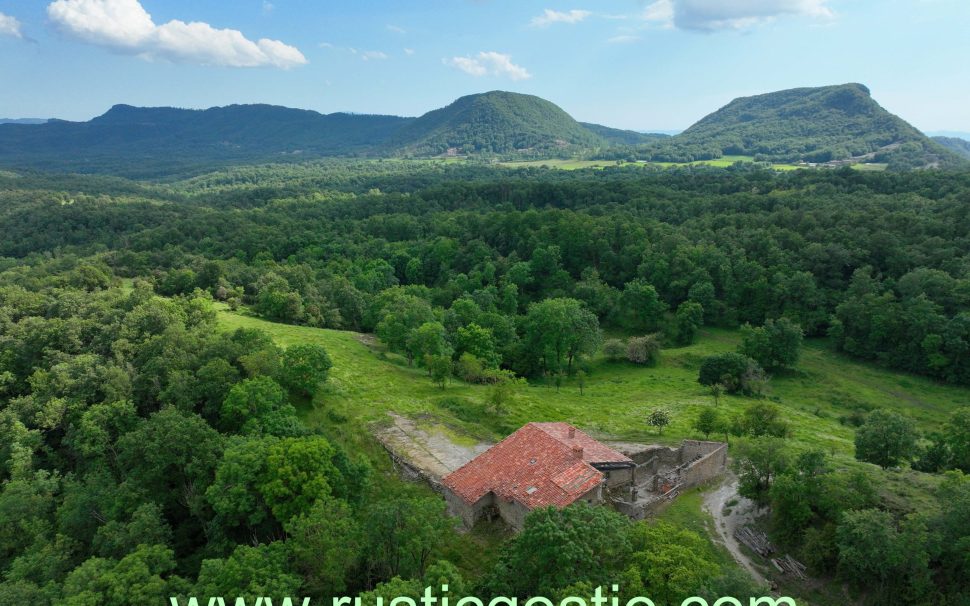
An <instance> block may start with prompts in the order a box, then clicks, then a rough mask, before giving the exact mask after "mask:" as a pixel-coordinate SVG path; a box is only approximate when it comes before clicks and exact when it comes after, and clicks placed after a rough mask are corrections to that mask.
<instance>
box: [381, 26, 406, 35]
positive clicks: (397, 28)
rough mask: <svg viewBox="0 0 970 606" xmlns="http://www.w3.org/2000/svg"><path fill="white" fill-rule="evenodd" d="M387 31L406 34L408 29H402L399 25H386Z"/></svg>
mask: <svg viewBox="0 0 970 606" xmlns="http://www.w3.org/2000/svg"><path fill="white" fill-rule="evenodd" d="M386 27H387V31H389V32H394V33H395V34H406V33H408V30H406V29H404V28H403V27H401V26H399V25H387V26H386Z"/></svg>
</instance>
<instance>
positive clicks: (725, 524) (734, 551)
mask: <svg viewBox="0 0 970 606" xmlns="http://www.w3.org/2000/svg"><path fill="white" fill-rule="evenodd" d="M732 499H733V500H735V501H737V503H736V504H735V505H733V506H731V507H728V505H727V503H728V501H731V500H732ZM704 509H705V510H707V512H708V513H710V514H711V516H712V517H713V518H714V527H715V528H716V529H717V534H718V536H720V537H721V542H722V543H723V544H724V547H726V548H727V550H728V551H729V552H730V553H731V556H732V557H733V558H734V560H735V561H736V562H737V563H738V564H740V565H741V566H743V567H744V569H745V570H747V571H748V573H749V574H750V575H751V576H752V577H753V578H754V580H755V581H757V582H759V583H764V584H766V585H767V584H768V580H767V579H766V578H765V577H764V575H762V574H761V573H760V572H758V569H757V567H756V566H755V565H754V563H753V562H752V561H751V558H749V557H748V556H747V555H745V553H744V552H743V551H741V545H740V544H739V543H738V540H737V539H735V538H734V531H735V530H737V529H738V528H739V527H741V526H745V525H747V524H750V523H751V522H753V521H754V517H755V511H756V507H755V504H754V502H753V501H750V500H748V499H746V498H744V497H741V496H738V478H737V476H735V475H734V474H733V473H731V472H730V471H728V472H727V473H726V474H725V475H724V481H723V482H722V483H721V485H720V486H718V487H717V489H715V490H711V491H708V492H707V493H706V494H705V495H704ZM727 510H730V513H725V511H727Z"/></svg>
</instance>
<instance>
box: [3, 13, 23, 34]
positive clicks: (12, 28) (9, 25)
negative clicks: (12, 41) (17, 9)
mask: <svg viewBox="0 0 970 606" xmlns="http://www.w3.org/2000/svg"><path fill="white" fill-rule="evenodd" d="M0 36H12V37H14V38H23V37H24V35H23V33H21V31H20V21H18V20H17V18H16V17H12V16H10V15H4V14H3V13H0Z"/></svg>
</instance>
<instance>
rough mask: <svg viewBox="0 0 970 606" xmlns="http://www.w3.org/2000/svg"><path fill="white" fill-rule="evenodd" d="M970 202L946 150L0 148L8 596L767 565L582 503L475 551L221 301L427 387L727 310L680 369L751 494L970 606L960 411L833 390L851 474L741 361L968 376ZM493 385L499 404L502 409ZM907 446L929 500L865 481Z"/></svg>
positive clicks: (495, 589) (828, 552)
mask: <svg viewBox="0 0 970 606" xmlns="http://www.w3.org/2000/svg"><path fill="white" fill-rule="evenodd" d="M968 202H970V173H966V172H941V171H914V172H905V173H863V172H859V171H854V170H851V169H848V168H846V169H839V170H832V171H796V172H792V173H776V172H772V171H764V170H758V169H751V168H744V167H740V166H739V167H734V168H731V169H726V170H720V169H711V168H682V169H670V170H658V169H655V168H652V167H645V166H629V167H615V168H614V167H610V168H605V169H602V170H578V171H556V170H547V169H537V168H533V169H516V170H511V169H503V168H493V167H487V166H479V165H473V164H444V163H434V162H420V161H404V160H395V161H329V162H320V163H308V164H289V165H271V166H256V167H238V168H232V169H224V170H219V171H216V172H212V173H208V174H204V175H200V176H196V177H192V178H187V179H183V180H178V181H167V182H134V181H128V180H124V179H119V178H113V177H94V176H72V175H54V174H47V173H28V172H24V173H12V172H3V173H0V230H2V232H3V234H4V237H3V239H2V240H0V403H2V407H0V481H2V482H3V485H2V492H0V605H5V604H18V603H23V602H26V601H32V602H34V603H38V604H69V605H77V606H80V605H85V606H87V605H101V604H104V605H112V606H113V605H115V604H118V605H121V604H129V603H143V604H148V603H157V602H158V600H159V597H160V596H168V595H180V596H188V595H236V594H237V593H239V592H242V593H244V594H246V595H250V596H252V595H293V596H295V595H311V596H314V597H324V596H329V595H333V594H334V593H344V592H345V593H347V594H348V595H361V596H362V598H363V599H364V600H366V602H364V603H365V604H370V603H372V602H373V598H375V597H376V596H382V597H393V596H399V595H403V596H415V597H417V596H418V595H419V594H420V592H421V591H422V590H423V588H424V587H425V585H438V584H440V583H441V581H442V580H443V579H444V580H447V581H448V583H449V585H450V586H451V588H452V591H451V595H452V596H453V597H454V596H461V595H471V594H472V593H473V592H478V593H479V594H482V595H515V596H522V597H524V596H529V595H536V594H545V595H549V596H566V595H584V594H582V593H577V592H582V591H591V589H592V587H595V586H596V585H603V586H608V585H610V584H611V583H612V582H617V580H620V581H622V583H621V584H622V586H623V591H624V595H630V596H633V595H643V594H644V592H647V593H649V594H650V595H652V596H654V597H655V598H656V599H657V603H658V604H676V603H680V602H679V600H682V599H683V598H685V597H687V596H689V595H695V594H698V595H703V596H708V597H713V596H720V595H758V594H759V592H761V591H763V588H759V587H757V586H755V585H753V584H752V582H751V581H750V580H749V579H747V577H746V576H745V575H743V574H741V573H739V572H738V571H737V570H736V569H733V568H730V567H728V566H725V565H723V563H722V562H719V561H718V559H717V557H715V556H713V555H711V553H710V548H709V546H708V545H707V544H706V542H705V541H704V540H703V539H702V538H701V536H700V535H699V534H698V533H697V532H696V531H694V530H690V529H686V528H682V527H675V526H671V525H669V524H667V523H666V522H661V523H656V524H645V523H633V522H630V521H629V520H628V519H626V518H624V517H622V516H620V515H618V514H615V513H613V512H611V511H609V510H608V509H606V508H588V507H570V508H567V509H565V510H562V511H557V510H551V509H550V510H539V511H537V512H535V513H534V514H532V515H530V517H529V518H528V521H527V524H526V527H525V529H524V531H523V532H521V533H520V534H518V535H516V536H514V537H503V538H502V539H501V540H500V541H498V542H497V543H496V544H495V549H494V551H493V553H490V554H487V555H484V556H483V555H482V554H481V553H473V552H474V551H475V549H476V548H474V547H469V538H468V537H467V536H464V535H460V534H458V533H457V532H456V531H455V530H454V526H453V524H452V523H451V522H450V520H449V519H448V518H447V517H445V516H444V515H443V512H444V504H443V502H442V501H441V499H440V498H438V497H437V496H435V495H434V494H433V493H431V492H430V490H428V489H427V488H426V487H424V486H421V485H418V484H414V483H408V482H404V481H402V480H395V479H393V474H390V473H383V472H386V471H387V469H386V467H387V465H388V464H387V462H386V460H385V459H386V457H385V458H384V459H382V458H381V457H380V456H377V455H375V454H374V453H371V452H369V451H367V450H366V449H362V450H355V449H354V448H351V447H350V446H348V444H350V442H345V441H344V440H348V439H349V438H347V437H346V436H347V434H349V433H351V434H352V433H354V431H356V430H360V429H362V428H360V427H357V426H355V425H353V424H352V423H353V421H352V420H349V419H346V418H341V417H340V415H339V413H338V412H336V411H329V412H328V414H329V416H328V417H327V423H331V424H332V425H333V427H332V429H331V430H330V431H329V433H327V432H324V433H326V435H323V433H321V432H318V431H314V430H313V429H311V428H310V427H308V426H307V425H306V424H305V423H304V422H303V421H302V419H301V418H300V415H299V414H298V411H297V408H298V407H301V406H307V405H308V402H309V401H310V400H311V399H312V396H313V395H314V391H315V389H316V387H317V386H318V385H320V384H325V383H326V382H327V380H328V375H329V373H330V372H332V370H333V362H332V360H331V357H330V355H328V352H327V351H326V349H325V348H323V347H321V346H318V345H301V346H290V347H286V348H282V347H280V346H279V345H278V344H276V343H274V341H273V340H272V338H271V337H270V336H268V335H267V334H265V333H263V332H260V331H258V330H250V329H236V330H232V331H226V330H220V329H219V327H218V326H217V322H216V314H215V311H214V309H215V308H216V306H220V307H227V308H229V309H234V310H239V311H245V312H247V313H251V314H254V315H256V316H258V317H260V318H264V319H266V320H271V321H273V322H277V323H284V324H293V325H303V326H312V327H323V328H332V329H339V330H352V331H357V332H366V333H374V334H375V335H376V336H377V337H378V338H379V340H380V342H381V343H382V344H383V345H384V346H386V348H387V350H388V352H389V353H390V354H392V355H400V356H401V358H402V359H403V360H405V361H406V364H408V365H414V366H417V367H420V368H422V369H423V370H426V371H427V373H428V376H429V377H431V379H432V381H434V382H436V383H440V384H441V385H442V386H444V385H445V383H446V382H447V381H461V382H466V383H473V384H481V385H490V386H503V385H509V384H512V383H514V382H516V381H521V380H522V379H527V380H529V381H532V382H534V383H543V382H550V381H551V382H555V384H556V386H557V389H558V385H559V382H560V381H561V380H564V379H566V378H571V380H576V378H577V377H584V376H585V374H586V373H587V372H589V370H590V369H589V363H590V360H591V358H593V357H594V356H596V355H599V354H600V352H602V353H604V354H605V355H607V356H615V357H626V358H628V359H629V360H631V362H633V363H635V364H638V365H640V366H649V365H650V364H651V363H652V360H653V359H654V358H655V356H656V355H658V352H659V351H660V349H661V348H663V347H673V346H677V345H683V344H689V343H690V342H692V341H693V340H694V339H695V338H696V333H697V331H698V330H699V329H700V328H701V327H720V328H724V329H737V328H740V329H741V334H742V335H743V343H742V345H741V346H740V348H739V351H738V352H736V353H726V354H721V355H720V356H716V357H714V356H712V357H711V358H709V359H705V360H703V364H702V365H701V366H700V376H699V377H698V380H699V382H700V383H702V384H704V385H710V386H711V389H712V393H715V394H716V393H719V391H718V390H720V389H722V388H723V389H724V390H725V391H727V392H731V393H737V394H740V396H739V397H745V398H747V399H750V405H746V408H745V411H744V414H743V415H741V416H739V417H738V418H736V419H734V420H733V425H731V426H728V425H727V424H724V423H723V422H718V421H717V419H716V418H709V419H708V420H707V421H702V420H700V419H698V424H697V425H698V427H699V428H700V431H701V432H702V433H704V434H711V433H714V434H720V433H724V434H726V437H727V438H728V439H731V440H733V439H735V437H738V438H742V439H741V441H740V442H739V444H738V448H737V454H736V455H735V456H736V462H737V472H738V475H739V477H740V478H741V490H742V494H743V495H745V496H748V497H750V498H752V499H754V500H755V501H757V502H760V503H764V504H770V505H771V507H772V516H771V519H772V525H773V532H774V533H775V534H776V537H777V540H778V541H780V542H782V543H784V544H788V545H794V546H796V547H794V548H797V549H800V550H802V549H803V550H804V551H800V552H799V553H801V554H802V557H805V558H806V560H807V561H806V563H807V564H809V565H810V566H811V568H812V570H813V572H814V573H816V574H819V575H828V576H827V577H826V578H833V579H838V580H839V581H844V582H845V583H847V584H848V586H849V587H850V588H851V591H852V595H853V597H854V598H859V599H864V600H869V601H870V603H885V604H889V603H895V604H924V603H929V602H932V603H944V604H953V605H959V604H965V603H966V601H967V599H968V594H967V587H968V582H967V580H968V579H970V563H968V562H970V560H968V558H967V546H968V542H970V482H968V480H967V477H966V476H965V475H964V473H965V472H970V447H968V445H970V440H968V439H967V436H970V414H967V413H966V412H965V411H964V412H960V411H958V410H954V411H952V412H953V416H952V418H948V419H947V421H946V423H945V424H943V425H942V426H941V427H940V428H939V432H938V433H936V434H933V435H930V436H928V437H929V439H928V440H920V439H919V438H918V436H917V435H916V434H915V433H914V432H913V431H912V429H911V428H910V427H909V426H908V425H907V424H905V423H901V422H900V420H899V419H897V418H896V417H894V416H892V413H884V412H882V411H878V410H877V411H871V410H868V409H859V410H856V411H854V414H853V416H852V417H851V418H849V419H847V420H846V423H847V424H850V425H852V426H853V427H858V429H857V431H856V456H857V457H858V458H859V459H860V460H861V461H865V462H868V463H873V464H874V465H869V466H866V467H865V468H864V469H865V470H866V471H864V472H863V471H859V468H854V467H848V468H847V467H845V466H844V465H842V464H839V465H835V464H833V462H832V460H831V455H830V454H828V453H825V452H823V451H821V450H820V449H811V450H806V451H804V452H800V451H799V452H796V451H792V450H791V449H787V448H783V447H782V446H780V444H782V443H783V442H784V440H785V439H786V438H787V437H788V436H790V434H791V430H790V428H789V426H788V424H787V422H786V420H785V418H784V416H785V412H784V410H782V409H781V408H780V407H778V406H777V405H775V404H773V403H772V401H771V400H770V399H768V398H766V397H764V396H765V393H764V389H763V387H764V384H765V383H766V382H768V381H770V375H771V374H772V373H777V374H784V373H786V372H792V371H791V368H792V367H794V366H795V364H796V363H797V359H798V348H799V346H800V344H801V342H802V339H803V337H804V338H808V339H811V340H813V341H819V342H821V343H823V344H824V345H825V347H828V348H831V349H832V350H834V351H838V352H841V353H843V354H845V355H848V356H852V357H853V358H855V359H859V360H865V361H868V362H871V363H873V364H876V365H879V366H881V367H884V368H889V369H894V370H898V371H900V372H901V373H911V374H914V375H925V376H927V377H930V378H932V379H933V380H935V381H938V382H939V383H941V384H946V385H955V386H970V234H968V232H967V228H966V226H967V225H970V204H968ZM604 332H605V333H607V336H609V337H610V338H604ZM619 336H623V337H626V338H627V340H626V341H625V342H620V339H619ZM493 393H494V394H495V395H494V401H493V402H492V404H493V408H492V409H491V413H490V414H492V416H496V415H497V414H498V412H499V411H500V409H501V407H502V406H511V405H513V404H510V402H509V400H508V399H503V396H502V391H501V390H500V389H499V388H498V387H496V389H495V391H494V392H493ZM716 397H717V395H715V398H716ZM747 401H748V400H745V402H747ZM715 403H716V399H715ZM459 406H460V403H459ZM711 410H714V411H716V410H717V409H716V408H712V409H711ZM662 412H663V411H661V410H656V411H654V413H656V414H654V415H652V418H651V420H650V423H653V424H655V425H656V426H657V427H659V428H660V429H661V430H662V429H663V427H664V426H665V425H666V424H667V423H669V418H668V419H666V420H665V418H664V414H662ZM717 414H718V413H716V412H713V413H711V415H713V416H714V417H716V415H717ZM349 428H353V430H354V431H348V429H349ZM732 448H733V446H732ZM910 462H911V465H912V467H913V468H914V469H917V468H918V469H919V470H920V473H924V474H925V475H926V476H927V477H929V478H932V482H934V483H935V484H933V485H934V486H936V487H937V489H936V491H935V492H933V493H932V494H929V495H927V496H926V499H925V503H926V508H925V512H924V514H925V515H915V514H910V513H906V514H901V513H899V511H900V510H899V509H894V508H893V507H891V506H890V505H891V504H893V503H894V502H895V501H896V500H898V498H901V497H898V496H897V495H894V494H891V492H892V491H891V490H890V489H889V488H887V486H888V485H883V484H880V482H883V481H884V479H885V477H886V476H884V475H880V474H882V473H883V472H882V471H881V468H886V469H889V468H894V467H898V466H905V465H907V464H910ZM870 467H871V468H872V469H870ZM887 473H888V472H887ZM806 556H810V559H809V558H808V557H806ZM671 571H676V572H677V574H676V575H673V574H671ZM860 596H861V597H860Z"/></svg>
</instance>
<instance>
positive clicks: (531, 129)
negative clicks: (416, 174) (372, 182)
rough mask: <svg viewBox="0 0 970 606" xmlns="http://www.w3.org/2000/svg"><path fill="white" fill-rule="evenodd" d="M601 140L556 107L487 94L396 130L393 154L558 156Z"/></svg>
mask: <svg viewBox="0 0 970 606" xmlns="http://www.w3.org/2000/svg"><path fill="white" fill-rule="evenodd" d="M605 144H606V141H605V140H604V139H602V138H601V137H600V136H599V135H597V134H595V133H594V132H592V131H591V130H589V129H587V128H584V127H583V125H581V124H580V123H579V122H576V120H574V119H573V118H572V116H570V115H569V114H567V113H566V112H565V111H563V110H562V108H560V107H559V106H557V105H555V104H554V103H551V102H549V101H546V100H545V99H541V98H539V97H535V96H532V95H521V94H518V93H509V92H505V91H492V92H488V93H482V94H478V95H468V96H465V97H461V98H460V99H458V100H457V101H455V102H454V103H452V104H451V105H448V106H447V107H443V108H441V109H436V110H434V111H431V112H428V113H426V114H425V115H423V116H421V117H420V118H418V119H416V120H414V121H413V122H411V123H410V124H407V125H406V126H404V127H403V128H401V129H400V130H399V131H398V132H397V133H396V134H395V135H394V137H393V138H392V139H391V147H392V148H393V149H395V150H397V151H400V152H404V153H411V154H415V155H438V154H444V153H449V151H450V152H451V153H458V154H476V153H491V154H510V153H519V154H526V155H544V156H547V157H548V156H549V155H550V154H553V155H556V154H563V153H568V152H570V151H575V150H576V148H590V147H599V146H603V145H605Z"/></svg>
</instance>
